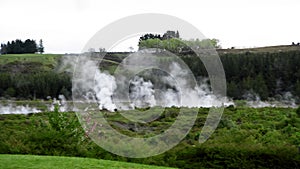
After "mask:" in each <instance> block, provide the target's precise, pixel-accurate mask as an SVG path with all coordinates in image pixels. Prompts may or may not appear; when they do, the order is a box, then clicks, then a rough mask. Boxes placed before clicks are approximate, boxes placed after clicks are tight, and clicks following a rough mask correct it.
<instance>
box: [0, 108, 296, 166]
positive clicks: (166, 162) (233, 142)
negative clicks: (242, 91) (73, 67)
mask: <svg viewBox="0 0 300 169" xmlns="http://www.w3.org/2000/svg"><path fill="white" fill-rule="evenodd" d="M182 109H183V110H182V111H185V112H190V111H198V118H197V119H196V122H195V124H194V127H193V128H192V129H191V130H190V132H189V134H188V135H187V136H186V138H185V139H184V140H183V141H182V142H181V143H180V144H179V145H177V146H176V147H174V148H173V149H171V150H169V151H167V152H165V153H164V154H161V155H158V156H154V157H148V158H141V159H131V158H125V157H120V156H117V155H114V154H112V153H110V152H107V151H105V150H104V149H102V148H101V147H99V146H97V145H96V144H95V143H94V142H92V141H91V140H90V139H89V138H88V137H86V136H85V132H84V131H83V130H82V128H81V126H80V124H79V122H78V120H77V118H76V116H75V114H74V113H72V112H70V113H60V112H58V111H57V110H56V111H54V112H45V113H38V114H29V115H0V128H1V132H0V153H1V154H34V155H51V156H76V157H89V158H97V159H105V160H118V161H125V162H136V163H143V164H151V165H159V166H170V167H179V168H189V169H191V168H195V169H198V168H224V167H225V168H298V167H299V166H300V152H299V150H298V147H299V146H300V142H299V141H300V109H298V110H296V109H291V108H260V109H254V108H233V107H229V108H226V109H225V112H224V114H223V116H222V119H221V121H220V124H219V125H218V128H217V130H216V131H215V132H214V133H213V134H212V136H211V137H210V138H209V139H208V140H207V141H206V142H205V143H203V144H200V143H199V142H198V139H199V134H200V131H201V129H202V127H203V125H204V123H205V120H206V117H207V113H208V109H205V108H202V109H187V108H182ZM152 111H155V112H153V113H154V114H157V112H160V111H163V113H162V114H161V116H160V118H158V119H157V120H155V121H153V122H150V123H146V124H144V123H134V122H131V121H128V119H126V118H124V117H123V116H122V115H121V114H120V113H118V112H115V113H112V112H105V111H103V112H102V113H104V115H105V118H106V120H107V121H108V122H109V124H110V125H111V126H112V127H113V128H115V129H116V130H117V131H119V132H120V133H122V134H126V135H128V136H133V137H149V136H153V135H156V134H158V133H161V132H163V131H165V130H166V129H168V128H169V127H170V126H171V125H172V124H173V123H174V121H175V120H176V118H177V115H178V112H179V108H167V109H165V110H163V109H162V108H154V109H152ZM156 111H157V112H156ZM150 131H151V132H150Z"/></svg>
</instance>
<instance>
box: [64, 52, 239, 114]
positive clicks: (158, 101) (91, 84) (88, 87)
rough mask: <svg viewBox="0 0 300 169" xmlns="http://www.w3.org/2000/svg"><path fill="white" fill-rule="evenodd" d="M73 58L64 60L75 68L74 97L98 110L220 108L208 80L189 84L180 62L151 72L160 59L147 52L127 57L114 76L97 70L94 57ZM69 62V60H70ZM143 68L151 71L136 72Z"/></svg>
mask: <svg viewBox="0 0 300 169" xmlns="http://www.w3.org/2000/svg"><path fill="white" fill-rule="evenodd" d="M72 57H73V58H72ZM74 57H75V56H68V57H66V58H65V59H64V60H65V62H64V63H65V64H69V65H72V64H74V65H72V66H71V67H73V68H74V70H73V72H74V77H73V98H76V100H75V101H79V102H80V101H83V100H84V101H87V102H88V103H98V108H99V109H100V110H102V109H107V110H109V111H114V110H115V109H116V108H117V109H134V108H135V107H139V108H144V107H153V106H162V107H171V106H177V107H212V106H222V101H221V99H220V98H221V97H218V96H215V95H214V94H213V93H212V92H211V90H210V88H209V86H208V85H207V78H203V79H202V80H201V83H200V85H199V86H198V85H197V84H196V83H195V82H192V80H193V78H190V77H191V75H192V73H191V72H190V71H188V70H186V69H187V68H186V67H182V63H178V62H175V61H171V62H169V63H168V64H167V65H166V66H165V69H166V70H159V69H158V70H156V71H154V70H153V69H155V66H157V65H160V64H161V63H159V62H158V60H159V58H157V57H155V56H153V55H151V53H150V54H149V53H146V55H137V56H133V57H127V58H126V59H125V60H123V62H122V63H121V64H120V65H119V66H120V67H121V68H120V69H121V73H119V74H118V73H116V74H115V75H114V76H113V75H110V74H109V73H107V72H102V71H100V69H99V67H98V65H97V58H95V57H90V56H77V63H74V62H73V61H74V60H75V59H74ZM70 59H71V60H72V61H69V60H70ZM143 66H146V67H147V66H150V68H151V69H148V70H146V71H145V73H144V74H143V73H141V72H138V73H136V72H135V69H136V68H138V67H143ZM151 66H152V67H151ZM138 69H139V68H138ZM144 70H145V69H143V70H142V71H144ZM147 71H150V73H149V72H148V73H147ZM159 71H161V72H159ZM164 71H165V72H164ZM155 72H156V74H155ZM187 77H189V78H187ZM194 80H195V79H194ZM153 81H155V82H153ZM231 104H233V103H232V102H229V101H227V102H226V103H225V105H231Z"/></svg>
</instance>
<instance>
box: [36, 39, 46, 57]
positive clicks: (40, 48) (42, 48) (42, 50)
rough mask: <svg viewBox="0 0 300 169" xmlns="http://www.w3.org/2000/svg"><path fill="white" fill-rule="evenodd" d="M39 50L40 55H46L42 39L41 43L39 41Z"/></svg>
mask: <svg viewBox="0 0 300 169" xmlns="http://www.w3.org/2000/svg"><path fill="white" fill-rule="evenodd" d="M37 50H38V52H39V53H40V54H42V53H44V45H43V40H42V39H40V41H39V46H38V49H37Z"/></svg>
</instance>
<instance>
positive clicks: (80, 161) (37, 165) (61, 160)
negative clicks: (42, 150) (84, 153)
mask: <svg viewBox="0 0 300 169" xmlns="http://www.w3.org/2000/svg"><path fill="white" fill-rule="evenodd" d="M0 161H1V162H0V168H1V169H18V168H30V169H51V168H55V169H56V168H63V169H77V168H80V169H91V168H93V169H98V168H105V169H112V168H116V169H126V168H128V169H164V168H166V167H157V166H150V165H142V164H135V163H126V162H118V161H109V160H97V159H91V158H78V157H58V156H35V155H5V154H2V155H0Z"/></svg>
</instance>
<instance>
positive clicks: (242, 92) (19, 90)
mask: <svg viewBox="0 0 300 169" xmlns="http://www.w3.org/2000/svg"><path fill="white" fill-rule="evenodd" d="M217 52H218V53H219V56H220V59H221V61H222V63H223V67H224V70H225V74H226V80H227V95H228V96H229V97H231V98H233V99H247V98H248V96H249V95H251V97H253V98H255V97H256V96H258V97H260V99H262V100H268V99H270V98H271V99H274V98H275V99H279V100H281V99H285V98H286V97H288V98H289V99H293V100H294V101H296V103H297V102H298V103H299V102H300V98H299V96H300V46H299V45H296V44H295V45H281V46H267V47H259V48H247V49H217ZM95 54H97V53H95ZM129 54H131V52H107V53H106V55H105V57H104V58H103V60H102V62H101V64H100V66H101V69H102V70H106V71H109V72H110V73H113V72H114V70H115V69H116V67H117V66H118V64H119V63H121V62H122V60H123V59H124V58H126V57H127V56H128V55H129ZM62 56H63V55H61V54H6V55H1V56H0V97H8V98H9V97H16V98H24V97H25V98H27V99H31V98H41V99H44V98H45V97H47V96H49V95H50V96H52V97H57V96H58V95H59V94H60V93H61V92H63V93H64V94H66V97H67V98H71V81H70V79H71V78H70V77H68V76H69V75H68V74H66V73H64V72H57V69H58V67H59V66H60V64H61V63H60V62H61V57H62ZM95 56H96V57H97V55H95ZM179 56H180V57H181V58H182V60H183V61H185V63H186V64H187V65H188V66H189V67H190V69H191V70H192V72H193V73H194V75H195V77H196V78H201V77H208V75H207V72H206V69H205V67H204V65H203V63H202V62H201V60H200V59H198V58H197V57H194V56H193V55H192V54H191V55H186V54H185V55H179ZM160 58H161V60H163V61H164V60H165V61H167V60H168V59H167V57H164V56H161V57H160ZM38 79H40V80H38ZM43 79H44V80H43ZM41 80H42V81H44V82H41ZM49 80H51V81H53V82H54V83H55V84H53V85H54V86H52V87H51V86H49V84H52V82H50V81H49ZM25 82H26V83H25ZM37 85H38V86H37Z"/></svg>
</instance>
